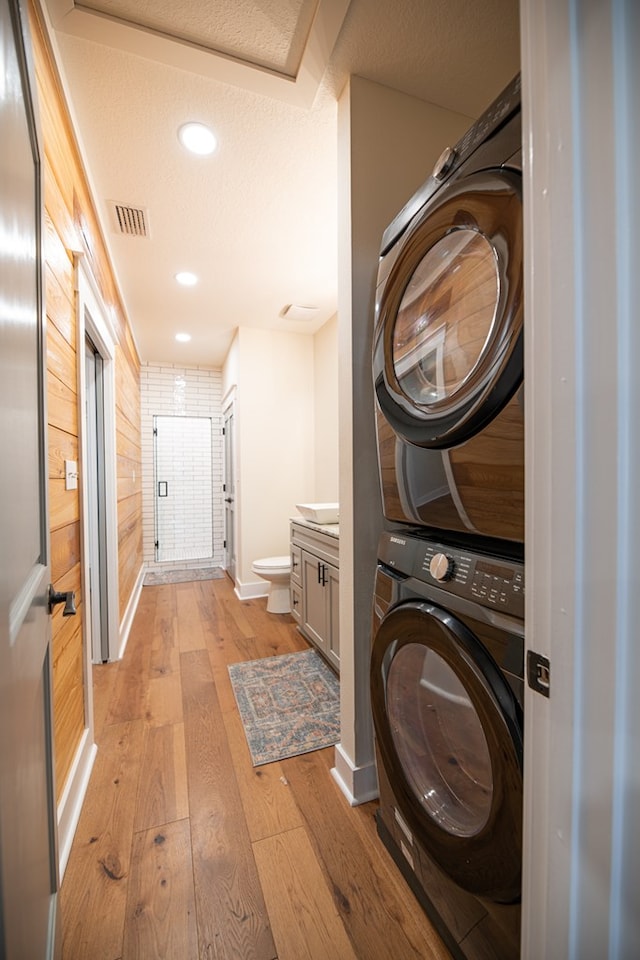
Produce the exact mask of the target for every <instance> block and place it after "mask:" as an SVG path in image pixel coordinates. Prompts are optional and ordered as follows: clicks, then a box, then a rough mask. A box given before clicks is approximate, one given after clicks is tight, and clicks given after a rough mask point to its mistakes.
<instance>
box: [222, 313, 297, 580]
mask: <svg viewBox="0 0 640 960" xmlns="http://www.w3.org/2000/svg"><path fill="white" fill-rule="evenodd" d="M232 365H235V371H234V370H232ZM234 379H235V381H236V383H235V385H236V387H237V393H236V415H237V424H236V453H237V463H236V467H237V478H236V481H237V482H236V519H237V566H236V590H237V592H238V595H239V596H240V597H241V598H245V599H246V598H248V597H251V596H260V595H263V594H264V593H265V592H266V590H267V586H268V585H267V584H266V582H265V581H263V580H261V579H260V578H258V577H256V575H255V574H254V573H253V572H252V571H251V564H252V562H253V561H254V560H256V559H258V558H260V557H268V556H277V555H281V554H282V555H284V554H288V553H289V518H290V517H291V516H293V515H294V514H295V513H296V510H295V504H296V503H300V502H306V501H309V500H312V499H313V497H314V471H315V467H314V456H315V453H314V389H313V383H314V360H313V338H312V337H310V336H303V335H300V334H291V333H282V332H278V331H272V330H259V329H256V328H253V327H241V328H240V329H239V330H238V334H237V338H236V340H235V341H234V347H233V349H232V353H231V356H230V358H229V363H228V364H227V363H225V372H224V374H223V381H224V382H225V384H226V390H229V389H230V388H231V387H232V386H233V385H234V384H233V380H234Z"/></svg>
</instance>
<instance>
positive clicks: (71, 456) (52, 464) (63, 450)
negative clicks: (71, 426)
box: [48, 424, 78, 480]
mask: <svg viewBox="0 0 640 960" xmlns="http://www.w3.org/2000/svg"><path fill="white" fill-rule="evenodd" d="M48 453H49V477H50V478H51V479H54V478H55V479H58V480H60V479H64V461H65V460H75V461H76V462H77V460H78V438H77V437H76V436H74V435H73V434H71V433H67V432H66V431H65V430H60V429H59V428H58V427H54V426H52V425H51V424H49V450H48Z"/></svg>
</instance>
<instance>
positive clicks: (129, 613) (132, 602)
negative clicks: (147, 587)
mask: <svg viewBox="0 0 640 960" xmlns="http://www.w3.org/2000/svg"><path fill="white" fill-rule="evenodd" d="M145 570H146V566H145V564H144V563H143V564H142V566H141V567H140V569H139V570H138V576H137V578H136V582H135V584H134V587H133V590H132V591H131V596H130V597H129V603H128V604H127V609H126V610H125V612H124V617H123V618H122V621H121V623H120V649H119V651H118V659H119V660H122V657H123V655H124V651H125V648H126V646H127V641H128V639H129V633H130V631H131V625H132V624H133V618H134V617H135V615H136V610H137V609H138V603H139V601H140V594H141V593H142V584H143V583H144V574H145Z"/></svg>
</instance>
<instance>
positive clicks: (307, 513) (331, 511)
mask: <svg viewBox="0 0 640 960" xmlns="http://www.w3.org/2000/svg"><path fill="white" fill-rule="evenodd" d="M296 510H298V511H299V512H300V514H301V516H302V517H303V518H304V519H305V520H309V521H310V522H311V523H337V522H338V519H339V510H338V504H337V503H296Z"/></svg>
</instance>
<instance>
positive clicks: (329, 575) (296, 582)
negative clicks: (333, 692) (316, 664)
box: [290, 519, 340, 671]
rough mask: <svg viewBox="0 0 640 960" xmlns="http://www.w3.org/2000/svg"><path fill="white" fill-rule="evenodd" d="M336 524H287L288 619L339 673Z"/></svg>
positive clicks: (303, 522) (301, 522) (293, 522)
mask: <svg viewBox="0 0 640 960" xmlns="http://www.w3.org/2000/svg"><path fill="white" fill-rule="evenodd" d="M339 550H340V539H339V526H338V524H337V523H330V524H326V525H322V524H317V523H311V522H310V521H307V520H302V519H300V520H297V519H296V520H292V521H291V581H290V589H291V616H292V617H293V618H294V620H296V622H297V624H298V628H299V630H300V632H301V633H302V634H303V635H304V636H305V637H306V638H307V640H309V641H310V642H311V643H312V644H314V646H315V647H317V649H318V650H319V651H320V653H321V654H322V655H323V656H324V657H326V659H327V660H328V662H329V663H330V664H331V666H332V667H333V668H334V669H335V670H337V671H339V670H340V617H339V609H340V608H339V570H340V558H339Z"/></svg>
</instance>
